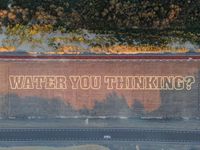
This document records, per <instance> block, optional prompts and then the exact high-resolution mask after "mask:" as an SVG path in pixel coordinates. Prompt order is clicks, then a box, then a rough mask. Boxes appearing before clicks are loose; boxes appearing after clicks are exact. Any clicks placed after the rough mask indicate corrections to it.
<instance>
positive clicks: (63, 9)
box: [0, 0, 200, 52]
mask: <svg viewBox="0 0 200 150" xmlns="http://www.w3.org/2000/svg"><path fill="white" fill-rule="evenodd" d="M199 24H200V1H198V0H192V1H191V0H182V1H179V0H166V1H162V0H151V1H150V0H101V1H100V0H43V1H41V0H28V1H27V0H12V1H11V0H1V1H0V28H1V30H2V31H1V32H2V33H4V34H5V35H6V36H7V38H6V39H5V38H4V39H3V41H2V43H4V44H3V46H6V47H7V46H14V47H19V46H20V45H21V44H22V43H32V45H33V46H36V47H37V45H38V44H42V43H44V42H46V45H47V46H48V48H50V49H54V50H58V49H62V48H63V47H65V49H66V46H69V47H70V48H69V49H78V50H79V49H93V48H95V50H92V51H95V52H96V51H98V52H99V51H101V50H99V49H104V51H103V52H109V51H112V50H109V47H113V46H127V45H128V46H132V47H134V46H141V48H142V51H143V50H144V49H143V47H145V49H146V48H147V47H150V48H147V49H148V50H147V51H151V49H152V48H153V49H157V50H159V51H162V50H161V49H163V50H164V51H165V50H166V49H169V50H171V51H172V52H176V50H179V49H184V52H185V50H186V51H190V50H195V51H199V49H200V48H199V45H200V26H199ZM5 30H6V31H5ZM3 31H5V32H3ZM58 32H59V34H57V35H56V36H53V37H52V35H50V36H47V35H46V34H51V33H58ZM85 32H87V34H86V36H88V35H89V34H90V35H89V36H90V37H91V34H92V35H93V36H92V38H90V39H88V38H86V37H85ZM66 34H67V35H66ZM94 34H95V35H94ZM38 35H39V36H38ZM69 36H71V37H69ZM0 40H1V39H0ZM55 41H56V42H55ZM58 41H59V42H58ZM70 42H71V44H70ZM0 43H1V41H0ZM13 43H14V44H13ZM74 43H75V44H74ZM77 43H79V45H78V46H77ZM1 45H2V44H1ZM1 45H0V47H1ZM80 45H81V46H80ZM83 45H86V46H83ZM191 45H192V47H191ZM40 47H41V46H40ZM83 47H84V48H83ZM45 48H47V47H45ZM120 48H121V47H120ZM67 49H68V48H67ZM111 49H112V48H111ZM129 49H130V47H129ZM136 49H138V48H136ZM61 51H63V50H61ZM64 51H65V50H64ZM67 51H68V50H67ZM117 51H118V50H117ZM130 51H132V50H130ZM133 51H134V49H133ZM112 52H113V51H112Z"/></svg>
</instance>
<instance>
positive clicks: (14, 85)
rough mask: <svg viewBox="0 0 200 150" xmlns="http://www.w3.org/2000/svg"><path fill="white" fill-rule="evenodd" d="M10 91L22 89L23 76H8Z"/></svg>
mask: <svg viewBox="0 0 200 150" xmlns="http://www.w3.org/2000/svg"><path fill="white" fill-rule="evenodd" d="M9 81H10V87H11V89H22V87H23V82H24V77H23V76H9Z"/></svg>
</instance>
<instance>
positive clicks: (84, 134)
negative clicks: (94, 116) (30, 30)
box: [0, 128, 200, 143]
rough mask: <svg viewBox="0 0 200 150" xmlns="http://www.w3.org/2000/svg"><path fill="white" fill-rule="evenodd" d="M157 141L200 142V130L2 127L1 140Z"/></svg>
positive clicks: (0, 131)
mask: <svg viewBox="0 0 200 150" xmlns="http://www.w3.org/2000/svg"><path fill="white" fill-rule="evenodd" d="M73 140H76V141H157V142H195V143H200V131H177V130H143V129H133V128H74V129H0V141H73Z"/></svg>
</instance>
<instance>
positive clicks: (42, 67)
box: [0, 59, 200, 117]
mask: <svg viewBox="0 0 200 150" xmlns="http://www.w3.org/2000/svg"><path fill="white" fill-rule="evenodd" d="M199 65H200V63H199V61H192V60H191V61H187V60H169V61H167V60H162V61H160V60H153V59H149V60H148V59H146V60H111V59H108V60H103V59H102V60H100V59H97V60H95V59H89V60H15V61H6V60H0V95H1V97H0V99H1V113H2V114H4V115H5V114H6V113H10V112H8V111H7V110H5V111H4V112H2V111H3V108H2V107H4V105H5V106H9V107H10V105H11V104H9V103H8V102H10V101H11V102H13V101H14V99H15V97H16V98H17V99H23V102H24V101H26V99H27V101H29V100H30V97H31V98H34V97H35V99H37V101H38V99H43V100H44V101H46V102H47V104H48V101H49V102H52V101H54V99H56V100H60V101H62V103H63V105H67V106H70V107H71V109H73V110H74V111H76V112H78V111H80V110H88V111H93V110H94V109H97V107H98V105H100V104H101V105H102V104H104V103H107V101H110V100H112V102H113V103H114V102H115V100H116V101H117V100H119V101H123V102H125V103H126V104H127V109H130V110H131V111H132V112H135V111H137V108H135V107H137V105H134V104H139V106H138V107H141V108H142V109H144V110H143V111H144V112H143V113H144V114H145V115H152V116H167V115H168V112H169V114H171V113H172V112H173V111H178V112H177V115H175V116H192V117H193V116H196V115H198V109H199V99H198V97H199V96H198V84H199V80H198V77H199ZM19 76H21V77H25V76H26V77H28V78H23V79H25V80H24V82H25V84H23V85H24V86H22V87H21V88H19V87H18V88H17V89H14V87H12V84H13V83H14V80H13V79H14V78H15V79H17V78H16V77H19ZM36 76H41V77H42V79H41V85H40V86H39V85H38V82H36V81H35V80H34V82H33V83H30V82H31V81H33V80H31V79H33V77H36ZM75 76H80V77H83V78H82V79H83V80H82V81H79V82H77V83H80V84H78V87H77V89H75V87H74V86H75V79H78V77H77V78H73V79H74V83H73V82H72V78H71V80H70V77H75ZM106 76H112V77H114V78H115V79H116V78H117V77H119V76H122V77H128V76H129V77H130V76H132V77H135V76H140V77H144V78H145V77H150V76H153V77H159V76H160V77H164V76H171V77H174V78H175V77H178V76H179V77H180V76H181V77H185V78H184V83H183V84H184V85H183V86H184V87H183V89H174V88H173V89H162V88H161V86H159V87H160V88H158V87H157V88H156V87H151V86H152V85H155V84H156V82H157V81H155V84H148V85H146V89H139V88H135V89H134V88H132V89H130V86H131V85H130V82H129V81H128V80H127V83H125V84H124V83H122V88H124V89H117V86H119V85H121V84H120V83H119V84H117V83H118V82H117V81H118V80H116V82H113V83H112V85H113V89H109V85H108V83H107V82H106V80H105V77H106ZM191 76H192V77H193V78H194V79H195V81H193V83H191V89H187V84H188V83H187V81H185V80H186V78H187V77H191ZM12 77H13V78H12ZM53 77H58V78H56V79H57V82H55V81H56V80H55V78H53ZM62 77H63V78H62ZM64 77H65V81H63V80H64ZM87 77H91V78H92V77H100V78H101V80H98V81H100V83H96V84H97V85H96V88H93V89H92V88H88V87H87V86H88V83H87V79H86V78H87ZM11 78H12V79H11ZM18 79H19V78H18ZM11 80H12V81H11ZM18 81H19V80H18ZM20 81H22V80H20ZM58 81H59V82H58ZM96 81H97V80H96ZM63 82H65V83H66V84H65V85H64V84H62V83H63ZM175 82H178V80H176V81H175ZM188 82H189V81H188ZM58 83H60V84H58ZM131 83H132V82H131ZM20 84H22V83H20ZM127 84H128V85H127ZM146 84H147V83H146ZM175 84H176V83H175ZM13 85H14V84H13ZM90 85H91V86H92V85H93V86H95V81H92V80H91V81H90ZM98 85H99V86H98ZM126 85H127V87H126ZM156 85H157V84H156ZM125 87H126V88H125ZM128 87H129V89H128ZM27 88H30V89H27ZM47 88H50V89H47ZM51 88H52V89H51ZM56 88H57V89H56ZM58 88H59V89H58ZM73 88H74V89H73ZM31 101H34V100H33V99H32V100H31ZM190 101H191V103H190ZM6 102H7V103H6ZM13 105H18V104H17V103H13ZM43 105H46V103H44V104H43ZM116 105H117V104H116ZM120 105H124V103H123V104H120ZM164 105H166V106H164ZM172 106H173V107H172ZM21 107H22V106H21ZM30 107H31V106H30ZM43 107H44V108H45V106H43ZM170 107H171V108H170ZM175 107H177V108H175ZM179 107H180V108H179ZM194 107H195V108H194ZM100 108H101V109H103V110H104V112H108V114H109V115H113V114H112V113H111V110H113V109H119V111H120V106H118V107H117V106H115V105H114V104H113V106H112V105H110V108H109V105H106V106H101V107H100ZM141 108H138V109H141ZM57 109H62V107H61V106H60V105H59V107H58V108H57ZM109 109H110V110H109ZM121 109H126V108H125V107H124V108H121ZM170 109H172V110H171V112H170ZM190 109H191V110H192V111H190ZM9 111H11V112H12V110H9ZM123 112H125V110H123ZM191 112H192V114H191ZM193 112H194V113H193ZM98 113H99V114H98ZM14 114H15V112H13V113H12V115H14ZM92 114H93V115H106V114H104V113H102V112H100V111H99V110H98V111H95V113H94V112H93V113H92ZM122 114H123V113H122ZM116 115H117V114H116ZM128 115H130V113H128ZM131 115H132V113H131ZM169 116H170V115H169Z"/></svg>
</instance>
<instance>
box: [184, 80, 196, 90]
mask: <svg viewBox="0 0 200 150" xmlns="http://www.w3.org/2000/svg"><path fill="white" fill-rule="evenodd" d="M185 82H186V89H187V90H188V91H189V90H191V89H192V84H193V83H195V77H193V76H188V77H186V78H185Z"/></svg>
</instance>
